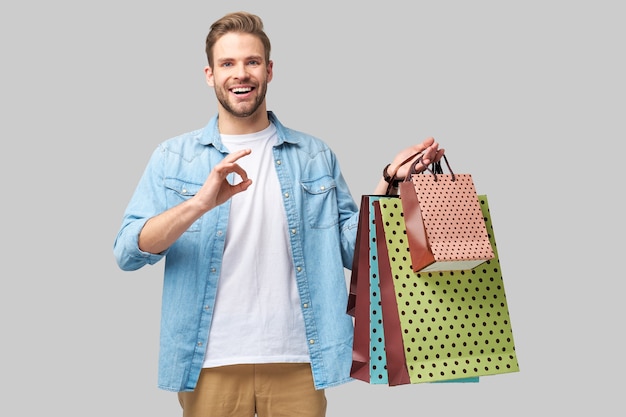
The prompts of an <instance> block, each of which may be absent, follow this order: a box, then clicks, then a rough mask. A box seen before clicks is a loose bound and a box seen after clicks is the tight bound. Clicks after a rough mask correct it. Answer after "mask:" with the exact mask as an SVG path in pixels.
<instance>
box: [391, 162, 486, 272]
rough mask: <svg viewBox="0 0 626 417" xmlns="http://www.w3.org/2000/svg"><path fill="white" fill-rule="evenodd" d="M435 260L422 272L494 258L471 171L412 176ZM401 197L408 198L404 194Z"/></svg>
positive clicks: (449, 268)
mask: <svg viewBox="0 0 626 417" xmlns="http://www.w3.org/2000/svg"><path fill="white" fill-rule="evenodd" d="M411 179H412V181H413V185H414V188H415V193H416V194H415V195H411V196H409V198H415V197H417V201H419V206H420V209H421V215H422V219H423V223H424V227H425V229H426V235H427V236H428V244H429V249H430V251H431V252H432V254H433V256H434V259H435V262H434V263H432V264H430V265H428V266H426V267H422V268H420V272H428V271H445V270H456V269H471V268H473V267H475V266H477V265H479V264H481V263H483V262H484V261H486V260H489V259H493V258H494V256H495V255H494V252H493V248H492V246H491V242H490V241H489V237H488V234H487V229H486V227H485V222H484V219H483V214H482V211H481V207H480V205H479V204H478V200H477V198H476V195H477V194H476V189H475V187H474V182H473V179H472V176H471V175H470V174H454V175H453V174H437V175H436V176H434V175H430V174H417V175H412V177H411ZM402 198H405V197H404V195H403V196H402Z"/></svg>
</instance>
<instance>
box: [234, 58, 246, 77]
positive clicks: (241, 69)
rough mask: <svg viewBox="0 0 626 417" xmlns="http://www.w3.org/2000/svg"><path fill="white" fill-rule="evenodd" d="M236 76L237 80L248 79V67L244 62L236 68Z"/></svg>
mask: <svg viewBox="0 0 626 417" xmlns="http://www.w3.org/2000/svg"><path fill="white" fill-rule="evenodd" d="M234 76H235V78H238V79H240V80H242V79H246V78H248V71H247V69H246V65H245V64H244V63H243V62H241V63H239V64H237V65H236V66H235V72H234Z"/></svg>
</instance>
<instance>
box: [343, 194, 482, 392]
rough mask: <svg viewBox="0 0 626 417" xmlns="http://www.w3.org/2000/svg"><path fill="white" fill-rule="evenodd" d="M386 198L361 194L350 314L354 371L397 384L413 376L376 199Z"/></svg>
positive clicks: (370, 379)
mask: <svg viewBox="0 0 626 417" xmlns="http://www.w3.org/2000/svg"><path fill="white" fill-rule="evenodd" d="M381 198H386V196H375V195H365V196H362V197H361V206H360V215H359V216H360V217H359V227H358V229H357V243H356V249H355V255H354V262H353V267H352V274H351V279H350V291H349V297H348V307H347V312H348V314H350V315H352V316H353V317H354V345H353V354H352V367H351V371H350V375H351V376H352V377H353V378H355V379H359V380H362V381H365V382H368V383H370V384H388V385H389V386H395V385H403V384H410V383H411V381H410V378H409V374H408V369H407V366H406V359H405V354H404V342H403V338H402V327H401V325H400V319H399V317H398V306H397V304H396V297H395V288H394V284H393V277H392V276H391V266H390V264H389V256H388V254H387V245H386V241H385V238H384V229H383V227H382V223H381V222H382V220H381V214H380V209H378V206H377V203H376V202H377V201H378V200H379V199H381ZM395 198H396V199H397V197H395ZM379 236H382V238H378V237H379ZM478 381H479V378H478V377H468V378H459V379H456V380H450V381H441V382H478Z"/></svg>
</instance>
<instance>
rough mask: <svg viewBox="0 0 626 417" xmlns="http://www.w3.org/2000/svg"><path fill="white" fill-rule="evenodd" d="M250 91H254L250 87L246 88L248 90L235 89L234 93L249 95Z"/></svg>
mask: <svg viewBox="0 0 626 417" xmlns="http://www.w3.org/2000/svg"><path fill="white" fill-rule="evenodd" d="M250 91H252V89H251V88H249V87H246V88H243V87H242V88H233V93H248V92H250Z"/></svg>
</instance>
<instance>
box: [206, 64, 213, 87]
mask: <svg viewBox="0 0 626 417" xmlns="http://www.w3.org/2000/svg"><path fill="white" fill-rule="evenodd" d="M204 75H205V77H206V83H207V84H208V85H209V87H215V80H214V78H213V70H212V69H211V67H210V66H208V65H207V66H206V67H204Z"/></svg>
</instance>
